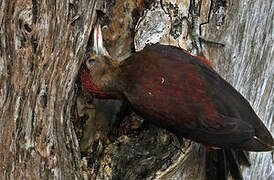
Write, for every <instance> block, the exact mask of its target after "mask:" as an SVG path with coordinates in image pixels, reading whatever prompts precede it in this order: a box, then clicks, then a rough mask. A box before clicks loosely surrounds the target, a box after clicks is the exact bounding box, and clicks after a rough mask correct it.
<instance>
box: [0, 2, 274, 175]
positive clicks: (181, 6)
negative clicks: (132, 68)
mask: <svg viewBox="0 0 274 180" xmlns="http://www.w3.org/2000/svg"><path fill="white" fill-rule="evenodd" d="M96 9H97V10H101V11H103V12H104V15H103V19H102V31H103V34H104V43H105V45H106V48H107V49H108V51H109V52H110V54H111V55H112V56H113V57H116V58H117V59H119V60H123V59H125V58H126V57H127V56H128V55H129V54H130V53H131V52H133V51H139V50H141V49H142V48H144V47H145V45H147V44H150V43H156V42H160V43H162V44H169V45H175V46H179V47H181V48H184V49H186V50H188V51H189V52H191V53H193V54H197V53H199V52H200V51H202V52H203V54H204V55H205V56H206V57H207V58H208V59H210V60H211V61H212V63H213V64H214V66H215V67H216V70H217V72H218V73H220V74H221V75H222V77H223V78H224V79H226V80H227V81H229V82H230V83H231V84H232V85H233V86H234V87H235V88H236V89H237V90H239V91H240V92H241V93H242V94H243V96H244V97H245V98H246V99H248V100H249V102H250V104H251V105H252V107H253V108H254V110H255V111H256V113H257V114H258V115H259V117H260V118H261V119H262V120H263V121H264V123H265V124H266V126H267V127H268V129H269V130H270V131H271V132H272V134H273V131H274V123H273V116H274V113H273V112H274V102H273V99H274V88H273V87H274V73H273V69H274V57H273V52H274V51H273V50H274V48H273V43H274V42H273V33H274V32H273V16H274V3H273V2H272V1H271V0H265V1H248V0H243V1H241V2H232V1H226V0H223V1H216V0H182V1H178V0H153V1H146V0H133V1H131V0H105V1H98V2H97V3H96V2H95V1H73V0H72V1H36V0H32V1H30V0H9V1H0V179H94V178H97V179H123V178H124V179H205V176H204V175H205V173H206V172H205V151H204V150H203V148H200V146H199V145H197V144H196V143H194V142H189V141H185V140H184V141H183V142H184V143H183V144H180V143H181V142H180V140H179V141H178V139H177V138H176V137H175V136H174V135H173V134H172V133H170V132H167V131H165V130H163V129H159V128H156V127H154V126H152V125H148V126H147V127H145V128H143V127H142V123H143V119H141V118H140V117H138V116H137V115H136V114H134V113H129V114H124V113H123V112H124V111H123V109H127V107H126V105H125V104H122V103H121V102H119V101H112V100H108V101H104V100H89V99H85V98H83V96H82V94H81V88H80V86H79V82H78V81H79V78H78V71H79V69H80V68H81V65H82V62H83V61H84V60H86V59H87V57H88V56H89V54H90V51H91V49H90V47H91V44H92V38H91V34H92V28H93V24H94V20H95V17H96V13H95V10H96ZM200 36H201V37H203V39H202V38H199V37H200ZM205 39H208V40H214V41H217V42H220V43H222V44H224V45H225V46H224V47H222V46H219V45H216V44H213V43H210V42H209V41H207V40H205ZM194 42H196V45H195V43H194ZM197 42H198V45H197ZM110 109H111V110H110ZM90 119H92V120H93V121H90ZM89 123H95V125H94V126H90V125H89ZM102 123H103V124H108V127H107V128H103V127H101V124H102ZM98 128H99V129H98ZM87 132H88V133H87ZM180 148H182V150H181V149H180ZM182 151H184V153H183V152H182ZM272 159H273V157H272V154H271V153H251V156H250V160H251V164H252V166H251V167H250V168H247V167H242V172H243V176H244V179H273V178H274V171H273V168H272V167H273V160H272ZM262 162H263V163H262Z"/></svg>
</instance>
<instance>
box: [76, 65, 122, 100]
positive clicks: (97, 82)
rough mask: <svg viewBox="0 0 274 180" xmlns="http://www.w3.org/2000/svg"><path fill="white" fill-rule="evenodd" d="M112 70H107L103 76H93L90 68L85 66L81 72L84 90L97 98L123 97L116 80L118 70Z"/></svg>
mask: <svg viewBox="0 0 274 180" xmlns="http://www.w3.org/2000/svg"><path fill="white" fill-rule="evenodd" d="M111 71H112V70H111ZM111 71H109V72H107V73H106V74H105V75H104V76H102V77H101V78H93V77H91V76H90V74H89V71H88V69H87V68H85V67H83V70H82V74H81V79H82V89H83V91H84V92H85V93H86V94H87V95H91V96H93V97H95V98H100V99H123V97H122V94H121V93H120V92H119V88H117V84H116V81H115V79H116V72H115V71H113V72H111Z"/></svg>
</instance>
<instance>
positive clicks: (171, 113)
mask: <svg viewBox="0 0 274 180" xmlns="http://www.w3.org/2000/svg"><path fill="white" fill-rule="evenodd" d="M133 62H134V63H133ZM121 68H122V70H123V75H122V76H125V77H126V78H123V77H121V79H127V82H126V83H125V84H127V85H129V86H127V87H124V88H125V89H124V94H125V96H126V97H127V98H128V100H129V102H130V103H131V104H132V106H133V107H134V109H135V111H137V112H139V114H140V115H142V116H143V117H144V118H146V119H147V120H149V121H151V122H152V123H154V124H156V125H158V126H160V127H162V128H166V129H169V130H172V131H173V132H175V133H176V134H177V135H181V136H184V137H186V138H190V139H192V140H195V141H197V142H201V143H204V144H208V145H213V146H219V147H230V148H238V149H245V150H254V151H262V150H266V149H265V147H264V146H262V145H261V143H257V142H256V143H254V142H253V141H254V140H253V139H254V138H253V137H254V136H255V135H257V134H256V133H257V132H259V131H262V132H263V133H261V134H264V135H265V134H266V135H265V136H266V137H268V139H270V138H272V137H271V135H270V134H267V133H269V132H268V131H267V130H266V128H265V127H264V125H263V124H262V122H260V119H259V118H258V117H257V116H256V114H255V113H254V111H253V110H252V108H251V107H250V105H249V104H248V102H247V101H246V100H245V99H244V98H243V97H242V96H241V95H240V94H239V93H238V92H237V91H236V90H235V89H234V88H233V87H232V86H230V85H229V84H228V83H227V82H226V81H225V80H223V79H222V78H221V77H220V76H219V75H218V74H217V73H216V72H215V71H214V70H213V69H212V68H210V67H209V66H208V65H206V64H204V63H202V62H200V61H199V60H198V59H195V58H194V57H193V56H191V55H189V54H186V53H184V52H183V51H181V50H180V49H178V48H174V47H170V46H162V45H154V46H151V47H149V48H146V49H145V50H143V51H142V52H140V53H137V54H135V55H133V56H131V57H130V59H128V60H126V61H125V63H124V64H123V65H122V66H121ZM235 103H236V104H235ZM246 106H247V107H246ZM244 117H249V118H251V119H248V118H244ZM255 125H259V127H258V128H259V130H257V127H256V128H255V127H254V126H255ZM261 126H263V128H262V127H261ZM269 135H270V137H269ZM270 141H271V140H269V142H270ZM246 143H247V144H246ZM253 146H258V147H253ZM268 150H269V149H268Z"/></svg>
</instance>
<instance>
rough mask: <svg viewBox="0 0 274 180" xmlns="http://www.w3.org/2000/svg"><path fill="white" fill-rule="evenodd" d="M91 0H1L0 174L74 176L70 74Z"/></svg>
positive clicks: (81, 49)
mask: <svg viewBox="0 0 274 180" xmlns="http://www.w3.org/2000/svg"><path fill="white" fill-rule="evenodd" d="M93 6H94V2H93V1H81V2H79V1H69V2H68V1H36V0H33V1H30V0H17V1H16V0H10V1H0V23H1V25H0V35H1V36H0V82H1V84H0V86H1V88H0V89H1V90H0V119H1V120H0V129H1V130H0V147H1V148H0V149H1V150H0V179H79V178H80V177H82V175H81V160H80V154H79V150H78V149H79V148H78V141H77V138H76V135H75V132H74V128H73V124H72V122H73V121H72V118H73V116H72V111H71V109H72V107H73V105H74V102H75V79H76V77H77V74H78V70H79V67H80V65H81V62H82V61H81V60H82V59H83V58H84V55H85V52H86V46H87V42H88V39H89V35H90V32H91V28H92V26H91V24H92V16H93V9H94V8H93Z"/></svg>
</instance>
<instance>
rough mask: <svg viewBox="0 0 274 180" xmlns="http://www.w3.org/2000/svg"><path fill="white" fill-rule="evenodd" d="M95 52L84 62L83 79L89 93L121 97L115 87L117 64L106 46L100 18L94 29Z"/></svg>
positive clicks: (84, 89) (102, 96) (107, 96)
mask: <svg viewBox="0 0 274 180" xmlns="http://www.w3.org/2000/svg"><path fill="white" fill-rule="evenodd" d="M92 48H93V54H92V55H91V56H90V57H89V58H88V59H87V60H86V61H85V62H84V65H83V68H82V72H81V81H82V89H83V91H84V92H85V93H86V94H87V95H91V96H93V97H96V98H103V99H116V98H119V97H118V96H119V95H118V94H117V92H116V89H115V82H114V81H115V80H114V79H115V77H116V76H115V75H116V71H117V69H116V64H117V62H116V61H114V60H113V59H112V58H111V56H110V55H109V53H108V52H107V50H106V49H105V47H104V46H103V37H102V31H101V26H100V23H99V19H98V20H97V22H96V24H95V27H94V29H93V47H92Z"/></svg>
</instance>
